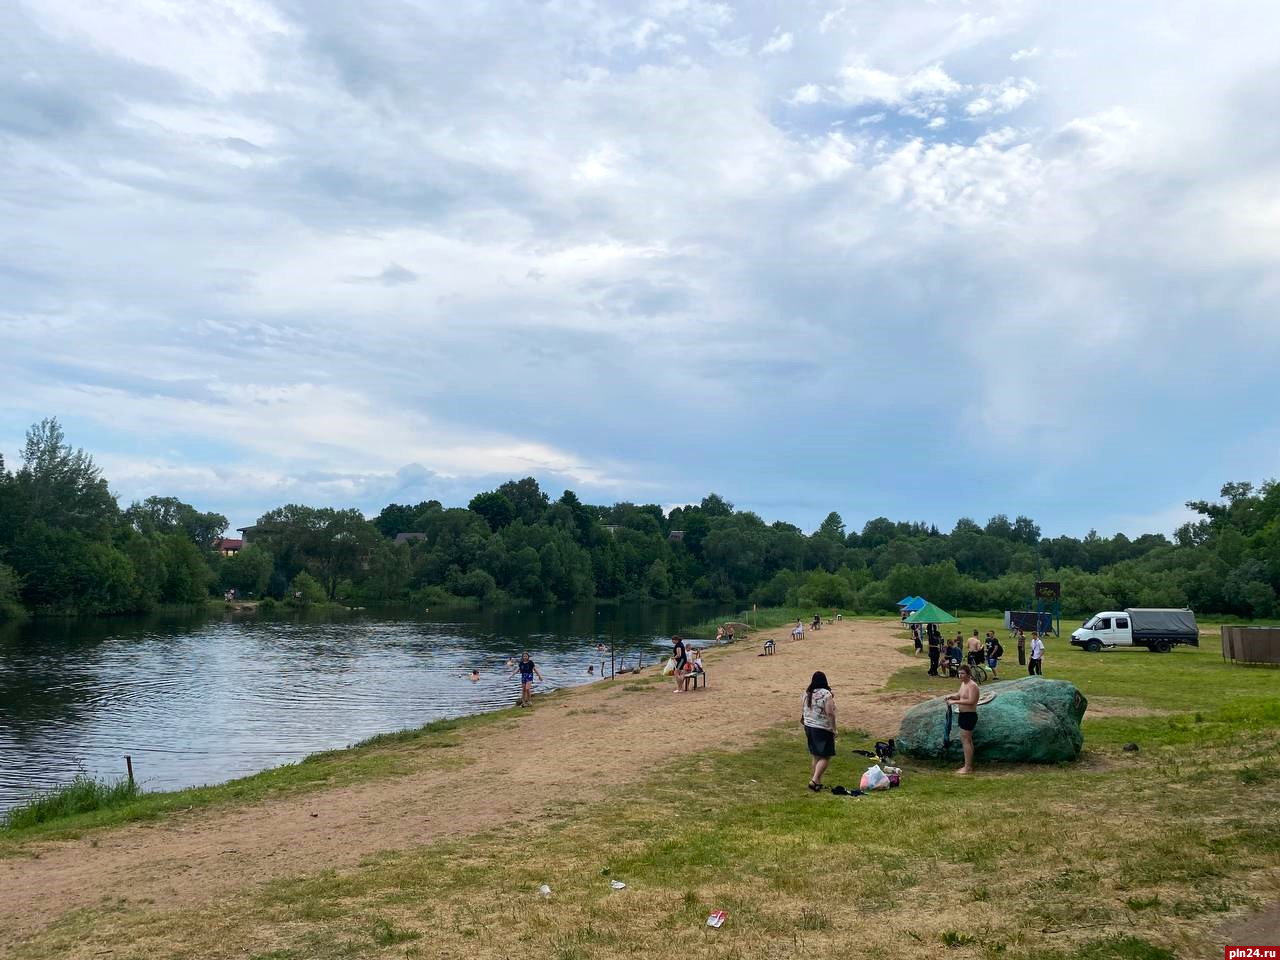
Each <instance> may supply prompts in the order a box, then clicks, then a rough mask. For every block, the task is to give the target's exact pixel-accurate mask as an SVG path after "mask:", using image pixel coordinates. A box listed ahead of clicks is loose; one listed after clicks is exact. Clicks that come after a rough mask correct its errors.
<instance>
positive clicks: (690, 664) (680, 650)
mask: <svg viewBox="0 0 1280 960" xmlns="http://www.w3.org/2000/svg"><path fill="white" fill-rule="evenodd" d="M671 659H672V661H673V665H674V667H675V670H674V673H673V675H674V676H675V679H676V687H675V692H676V693H685V692H686V691H687V690H688V689H689V678H690V677H692V676H693V675H694V674H697V673H702V651H701V650H700V649H698V648H697V647H693V648H690V647H688V646H686V645H685V642H684V638H683V637H681V636H674V637H672V638H671Z"/></svg>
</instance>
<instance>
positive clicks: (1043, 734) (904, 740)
mask: <svg viewBox="0 0 1280 960" xmlns="http://www.w3.org/2000/svg"><path fill="white" fill-rule="evenodd" d="M988 696H991V697H992V699H991V702H990V703H983V702H982V700H979V701H978V726H977V729H975V730H974V731H973V752H974V759H975V760H979V761H987V762H991V761H1003V762H1005V763H1057V762H1058V761H1060V760H1074V759H1076V757H1078V756H1080V748H1081V747H1082V746H1083V745H1084V734H1083V733H1081V732H1080V721H1081V720H1083V719H1084V711H1085V707H1087V706H1088V705H1089V701H1088V700H1086V699H1085V698H1084V695H1083V694H1082V693H1081V692H1080V691H1079V690H1077V689H1076V687H1075V685H1074V684H1071V683H1068V682H1067V681H1065V680H1046V679H1045V678H1044V677H1023V678H1022V679H1021V680H1001V681H999V682H997V683H988V684H986V685H985V686H983V687H982V698H983V700H985V699H986V698H987V697H988ZM952 711H953V712H952V718H951V746H950V747H949V748H947V749H946V750H944V749H943V747H942V730H943V722H944V717H945V715H946V711H945V703H944V701H943V698H942V697H934V698H933V699H932V700H928V701H926V702H925V703H920V704H917V705H916V706H914V707H912V708H911V709H910V710H908V711H907V715H906V716H905V717H903V718H902V727H901V728H900V729H899V731H898V749H899V750H900V751H902V752H903V753H905V754H908V755H910V756H913V757H924V758H927V759H930V760H956V761H959V760H962V759H963V756H962V754H961V752H960V725H959V724H958V723H957V722H956V718H955V714H954V708H952Z"/></svg>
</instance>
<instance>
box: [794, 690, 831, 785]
mask: <svg viewBox="0 0 1280 960" xmlns="http://www.w3.org/2000/svg"><path fill="white" fill-rule="evenodd" d="M800 723H801V725H802V726H803V727H804V735H805V739H806V740H808V743H809V756H811V757H812V758H813V773H812V775H811V776H810V777H809V789H810V790H812V791H814V792H815V793H816V792H817V791H819V790H821V789H822V775H823V773H825V772H826V769H827V764H828V763H830V762H831V758H832V757H834V756H835V755H836V698H835V696H834V695H833V694H832V693H831V686H830V685H829V684H828V683H827V675H826V674H825V673H823V672H822V671H821V670H819V671H818V672H817V673H815V674H814V675H813V679H812V680H810V681H809V689H808V690H806V691H805V693H804V700H803V701H802V710H801V714H800Z"/></svg>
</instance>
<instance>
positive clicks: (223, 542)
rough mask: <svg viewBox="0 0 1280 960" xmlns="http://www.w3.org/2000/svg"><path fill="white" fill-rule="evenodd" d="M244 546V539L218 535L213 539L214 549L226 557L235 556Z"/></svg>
mask: <svg viewBox="0 0 1280 960" xmlns="http://www.w3.org/2000/svg"><path fill="white" fill-rule="evenodd" d="M243 547H244V541H243V540H235V539H232V538H231V537H218V538H217V539H216V540H214V541H213V549H215V550H217V551H218V553H220V554H222V555H223V556H224V557H234V556H235V555H236V554H237V553H239V552H240V550H241V549H242V548H243Z"/></svg>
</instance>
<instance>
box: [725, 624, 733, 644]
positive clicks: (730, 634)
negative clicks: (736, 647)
mask: <svg viewBox="0 0 1280 960" xmlns="http://www.w3.org/2000/svg"><path fill="white" fill-rule="evenodd" d="M724 642H725V643H733V624H732V623H731V624H729V626H728V628H727V629H726V630H725V632H724Z"/></svg>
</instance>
